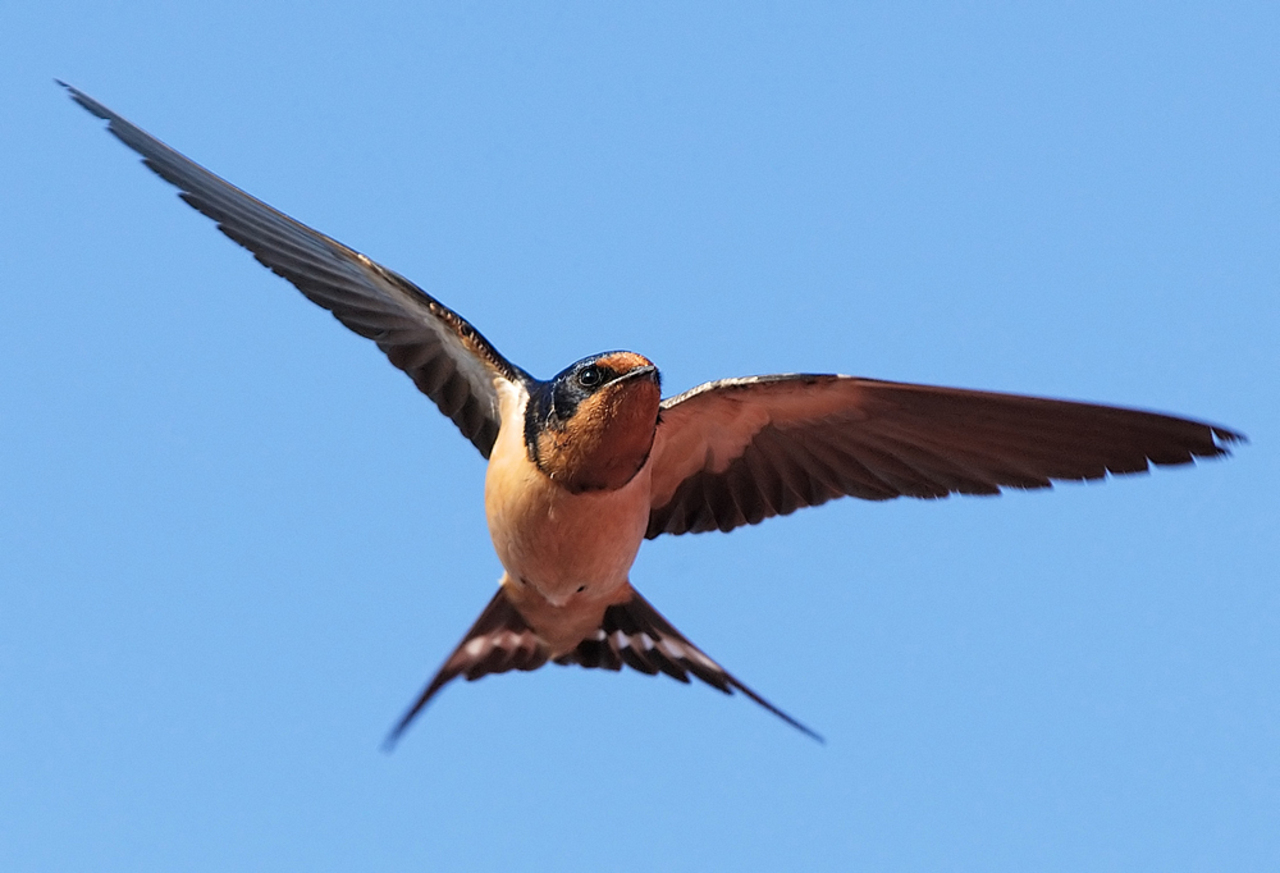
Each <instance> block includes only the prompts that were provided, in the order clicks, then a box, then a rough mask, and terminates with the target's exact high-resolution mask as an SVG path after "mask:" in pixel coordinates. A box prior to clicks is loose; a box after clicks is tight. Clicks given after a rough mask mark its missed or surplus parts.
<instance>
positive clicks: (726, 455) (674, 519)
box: [646, 375, 1243, 538]
mask: <svg viewBox="0 0 1280 873" xmlns="http://www.w3.org/2000/svg"><path fill="white" fill-rule="evenodd" d="M1242 439H1243V437H1242V436H1241V435H1240V434H1238V433H1233V432H1232V431H1230V430H1227V429H1226V428H1222V427H1217V426H1215V425H1210V424H1204V423H1203V422H1198V421H1189V420H1187V419H1182V418H1174V417H1172V416H1168V415H1160V414H1158V413H1154V412H1142V411H1139V410H1134V409H1118V408H1116V407H1111V406H1096V405H1093V404H1088V403H1073V402H1069V401H1065V400H1046V399H1042V398H1038V397H1023V396H1019V395H1014V394H994V393H990V392H986V391H968V390H964V389H960V388H937V387H933V386H929V385H910V384H905V383H901V382H881V381H877V380H874V379H860V378H856V377H852V376H815V375H781V376H756V377H751V378H746V379H726V380H723V381H720V382H708V383H707V384H705V385H700V386H698V387H697V388H694V389H693V390H691V391H687V392H685V393H684V394H681V395H679V396H678V397H673V398H671V399H668V400H665V401H663V404H662V412H661V418H660V423H659V425H658V434H657V437H656V440H655V442H654V447H653V452H652V455H651V461H650V463H651V464H652V466H653V499H652V503H651V510H650V514H649V528H648V532H647V534H646V536H648V537H650V538H652V537H656V536H658V535H659V534H663V533H671V534H682V533H689V532H695V533H696V532H700V531H709V530H723V531H728V530H732V529H733V528H735V527H738V526H740V525H745V524H757V523H758V522H760V521H762V520H763V519H766V518H769V517H771V516H774V515H786V514H788V513H790V512H794V511H795V510H797V509H799V508H800V507H802V506H817V505H818V504H820V503H825V502H826V501H828V500H831V499H833V498H836V497H843V496H852V497H861V498H863V499H865V500H887V499H890V498H893V497H901V496H906V497H926V498H936V497H945V496H947V495H948V494H996V493H998V492H999V491H1000V489H1001V488H1048V487H1049V486H1050V483H1051V480H1068V479H1075V480H1081V479H1101V478H1102V477H1103V476H1105V475H1106V474H1107V473H1112V474H1119V473H1137V472H1142V471H1145V470H1147V469H1148V465H1149V464H1162V465H1163V464H1186V463H1189V462H1190V461H1191V460H1192V459H1193V458H1197V457H1202V458H1209V457H1215V456H1217V455H1223V454H1227V449H1226V448H1224V446H1225V445H1226V444H1229V443H1232V442H1236V441H1238V440H1242Z"/></svg>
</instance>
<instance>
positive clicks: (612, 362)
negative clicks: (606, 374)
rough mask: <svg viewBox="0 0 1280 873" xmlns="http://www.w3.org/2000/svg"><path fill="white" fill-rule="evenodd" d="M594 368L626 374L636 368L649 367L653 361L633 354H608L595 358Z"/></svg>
mask: <svg viewBox="0 0 1280 873" xmlns="http://www.w3.org/2000/svg"><path fill="white" fill-rule="evenodd" d="M596 366H597V367H604V368H606V369H608V370H613V371H614V372H615V373H627V372H630V371H631V370H634V369H635V368H636V367H651V366H653V361H651V360H649V359H648V358H646V357H645V356H644V355H637V354H636V353H635V352H610V353H609V354H607V355H602V356H601V357H599V358H596Z"/></svg>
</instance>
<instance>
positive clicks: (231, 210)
mask: <svg viewBox="0 0 1280 873" xmlns="http://www.w3.org/2000/svg"><path fill="white" fill-rule="evenodd" d="M59 84H62V85H63V87H65V88H66V89H67V91H68V92H69V93H70V94H71V97H72V99H74V100H75V101H76V102H77V103H79V104H80V105H81V106H83V107H84V108H85V109H87V110H88V111H89V112H91V113H93V114H94V115H96V116H98V117H99V118H102V119H104V120H106V121H107V122H108V126H107V127H108V130H110V131H111V133H113V134H115V136H116V137H117V138H119V139H120V141H121V142H123V143H124V144H125V145H127V146H129V148H131V149H133V150H134V151H135V152H137V153H138V154H140V155H142V158H143V163H145V164H146V165H147V166H148V167H150V168H151V169H152V170H154V171H155V172H156V174H157V175H159V176H160V177H161V178H163V179H164V180H165V181H167V182H170V183H172V184H173V185H175V186H177V187H178V188H179V189H180V191H181V194H180V195H179V196H180V197H182V199H183V200H185V201H186V202H187V203H189V204H190V205H191V206H193V207H194V208H195V209H197V210H199V211H200V212H202V213H204V214H205V215H207V216H208V217H209V218H212V219H213V220H214V221H216V222H217V223H218V229H219V230H221V231H222V232H223V233H225V234H226V235H227V236H229V237H230V238H231V239H233V240H235V241H236V242H237V243H239V244H240V245H242V246H244V247H245V248H246V249H248V250H249V251H251V252H252V253H253V255H254V257H255V258H257V259H258V261H259V262H260V263H262V264H263V265H264V266H266V267H268V268H270V269H271V270H272V272H274V273H276V274H277V275H280V276H283V277H284V278H285V279H288V280H289V281H290V282H292V283H293V284H294V285H295V286H296V287H297V288H298V290H299V291H301V292H302V293H303V294H305V295H306V296H307V298H308V299H310V300H311V301H312V302H313V303H316V304H318V305H319V306H322V307H324V308H325V309H327V310H329V311H330V312H332V313H333V314H334V316H335V317H337V319H338V320H339V321H341V322H342V323H343V324H344V325H346V326H347V327H349V328H350V329H351V330H353V331H355V332H356V333H358V334H360V335H361V336H363V337H367V338H369V339H371V340H373V341H374V342H376V343H377V344H378V347H379V348H380V349H382V351H383V352H384V353H385V354H386V356H387V357H388V358H389V359H390V360H391V363H392V364H394V365H395V366H397V367H399V368H400V369H401V370H404V371H405V372H406V373H408V374H409V376H410V378H412V379H413V381H414V384H416V385H417V386H418V388H419V389H420V390H421V391H422V392H423V393H424V394H426V395H427V396H428V397H430V398H431V399H432V400H434V401H435V403H436V405H437V406H439V407H440V411H441V412H443V413H444V414H445V415H447V416H449V418H451V419H452V420H453V422H454V423H455V424H456V425H457V426H458V428H459V430H461V431H462V434H463V436H465V437H466V438H467V439H469V440H471V442H472V443H474V444H475V446H476V448H477V449H479V450H480V453H481V454H482V455H484V456H485V457H486V458H487V457H489V452H490V450H491V449H492V448H493V441H494V439H495V438H496V437H497V433H498V424H499V410H498V399H497V387H496V384H497V380H502V379H505V380H508V381H511V382H522V381H527V380H528V376H527V374H525V373H524V371H523V370H521V369H520V368H519V367H516V366H515V365H513V364H511V363H510V362H509V361H507V360H506V358H504V357H502V355H500V354H499V353H498V351H497V350H496V349H495V348H494V347H493V346H492V345H491V344H490V343H489V341H488V340H486V339H485V338H484V337H483V336H482V335H481V334H480V332H479V331H477V330H476V329H475V328H474V327H472V326H471V325H470V324H469V323H467V321H466V320H465V319H463V318H462V317H461V316H459V315H458V314H457V313H456V312H454V311H453V310H451V309H449V308H448V307H446V306H444V305H443V304H442V303H440V302H439V301H438V300H436V299H435V298H433V297H431V296H430V295H429V294H427V293H426V292H424V291H423V290H422V289H420V288H418V287H417V286H416V285H414V284H413V283H412V282H410V281H409V280H408V279H405V278H404V277H403V276H400V275H399V274H397V273H394V272H392V271H391V270H388V269H386V268H385V267H382V266H380V265H379V264H376V263H374V262H373V261H371V260H369V259H368V258H366V257H365V256H364V255H362V254H360V253H359V252H356V251H354V250H353V249H350V248H347V247H346V246H344V245H343V244H342V243H340V242H337V241H336V240H333V239H330V238H329V237H327V236H325V235H324V234H322V233H320V232H318V231H316V230H313V229H311V228H310V227H307V226H306V225H305V224H302V223H300V222H297V221H295V220H293V219H292V218H290V217H289V216H287V215H285V214H284V213H282V212H279V211H277V210H275V209H273V208H272V207H270V206H268V205H267V204H265V203H263V202H262V201H260V200H258V199H256V198H254V197H251V196H250V195H248V194H246V193H245V192H244V191H241V190H240V189H239V188H237V187H235V186H234V185H231V184H230V183H228V182H226V181H225V180H223V179H221V178H219V177H218V176H215V175H214V174H213V173H210V172H209V171H208V170H206V169H204V168H203V167H201V166H200V165H199V164H196V163H195V162H194V161H191V160H189V159H188V158H186V157H184V156H183V155H181V154H179V153H178V152H176V151H174V150H173V149H171V148H169V147H168V146H167V145H165V144H164V143H162V142H160V141H159V140H158V139H155V138H154V137H152V136H151V135H150V134H148V133H146V132H145V131H143V130H141V129H139V128H137V127H135V126H134V125H132V124H130V123H129V122H128V121H125V120H124V119H123V118H121V117H120V116H119V115H116V114H115V113H114V112H112V111H111V110H110V109H107V108H106V107H105V106H103V105H102V104H101V103H98V102H97V101H96V100H94V99H93V98H91V97H89V96H87V95H85V94H83V93H82V92H80V91H78V90H76V89H75V88H72V87H71V86H70V85H66V84H65V83H59Z"/></svg>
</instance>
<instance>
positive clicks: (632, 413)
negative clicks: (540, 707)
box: [59, 82, 1243, 744]
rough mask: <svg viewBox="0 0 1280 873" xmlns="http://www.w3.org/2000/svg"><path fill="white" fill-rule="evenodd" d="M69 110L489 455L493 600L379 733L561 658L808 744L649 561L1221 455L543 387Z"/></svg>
mask: <svg viewBox="0 0 1280 873" xmlns="http://www.w3.org/2000/svg"><path fill="white" fill-rule="evenodd" d="M59 84H61V85H63V87H65V88H66V89H67V91H68V92H69V94H70V96H71V97H72V99H73V100H75V102H77V103H79V104H80V105H81V106H82V107H84V108H85V109H87V110H88V111H89V112H91V113H92V114H93V115H96V116H97V117H98V118H101V119H103V120H105V121H106V122H107V129H108V130H109V131H110V132H111V133H112V134H114V135H115V136H116V137H118V138H119V139H120V140H121V141H122V142H123V143H124V144H125V145H127V146H128V147H129V148H131V149H133V150H134V151H135V152H137V153H138V154H140V155H141V156H142V160H143V163H144V164H146V165H147V166H148V167H150V168H151V169H152V170H153V171H154V172H155V173H156V174H158V175H159V176H160V177H161V178H163V179H164V180H166V181H167V182H170V183H171V184H173V185H174V186H176V187H177V188H178V189H179V192H180V193H179V196H180V197H181V198H182V199H183V200H185V201H186V202H187V203H188V204H189V205H191V206H192V207H194V208H195V209H197V210H199V211H200V212H202V213H203V214H204V215H206V216H208V217H209V218H211V219H213V220H214V221H215V222H217V226H218V229H219V230H221V231H222V232H223V233H224V234H226V235H227V236H228V237H230V238H231V239H232V240H234V241H235V242H237V243H239V244H240V245H241V246H243V247H245V248H246V249H248V250H249V251H250V252H252V253H253V255H254V257H255V258H257V260H258V261H259V262H260V263H262V264H263V265H264V266H266V267H267V268H269V269H270V270H271V271H272V272H274V273H276V274H277V275H279V276H282V277H284V278H285V279H287V280H288V281H289V282H291V283H292V284H293V285H294V286H295V287H297V289H298V290H299V291H301V292H302V293H303V294H304V295H305V296H306V297H307V298H308V299H310V300H311V301H312V302H314V303H316V304H318V305H319V306H322V307H323V308H325V309H327V310H329V311H330V312H331V313H333V315H334V316H335V317H336V318H337V319H338V320H339V321H340V322H342V323H343V324H344V325H346V326H347V327H348V328H350V329H351V330H353V331H355V332H356V333H358V334H360V335H361V336H363V337H367V338H369V339H371V340H373V341H374V342H375V343H377V345H378V348H380V349H381V350H382V352H383V354H385V355H386V356H387V358H388V359H390V361H391V363H392V364H393V365H395V366H396V367H398V368H399V369H401V370H403V371H404V372H405V373H406V374H408V376H409V378H411V379H412V380H413V382H414V384H415V385H417V387H418V389H419V390H420V391H422V393H424V394H426V395H427V396H428V397H429V398H431V399H432V400H433V401H434V402H435V403H436V405H437V406H438V407H439V409H440V411H441V412H442V413H444V414H445V415H446V416H448V417H449V418H450V419H452V420H453V422H454V424H455V425H457V427H458V429H459V430H460V431H461V432H462V435H463V436H465V437H466V438H467V439H469V440H470V441H471V442H472V444H473V445H475V447H476V449H478V450H479V452H480V454H481V455H483V456H484V457H485V458H487V459H488V462H489V465H488V470H487V472H486V476H485V489H484V497H485V514H486V518H487V520H488V525H489V534H490V536H491V537H492V539H493V545H494V548H495V549H496V551H497V553H498V558H499V560H500V561H501V563H502V568H503V571H504V572H503V574H502V578H501V580H500V582H499V585H498V591H497V593H496V594H495V595H494V596H493V599H492V600H491V601H490V602H489V605H488V606H486V607H485V609H484V611H483V612H482V613H481V614H480V617H479V619H477V620H476V622H475V624H474V625H473V626H472V627H471V629H470V630H469V631H467V633H466V635H465V636H463V638H462V641H461V642H460V643H459V644H458V646H457V647H456V648H455V649H454V650H453V653H452V654H451V655H449V657H448V658H447V659H446V660H445V662H444V664H443V666H441V668H440V669H439V671H438V672H437V673H436V674H435V677H434V678H433V679H432V680H431V681H430V683H428V684H427V686H426V688H425V689H424V690H423V692H422V693H421V695H420V696H419V697H418V698H417V700H416V701H415V702H414V704H413V705H412V706H411V707H410V708H409V710H408V711H407V712H406V713H405V715H404V716H403V717H402V718H401V719H400V721H399V722H398V723H397V724H396V726H395V727H394V728H393V730H392V731H391V734H390V736H389V737H388V743H389V744H390V743H394V742H395V740H396V739H397V738H398V737H399V736H400V735H401V733H403V731H404V730H405V728H407V727H408V726H409V723H410V722H411V721H412V720H413V719H414V717H415V716H416V715H417V714H418V713H419V712H420V711H421V710H422V709H423V707H425V706H426V705H427V703H428V702H430V700H431V699H432V698H433V697H434V696H435V695H436V693H437V692H439V691H440V689H442V688H443V687H444V686H445V685H447V684H448V683H449V682H451V681H452V680H454V679H456V678H457V677H459V676H462V677H465V678H466V679H467V680H468V681H470V680H474V679H479V678H480V677H481V676H486V675H488V674H491V673H504V672H507V671H509V670H536V669H537V668H539V667H541V666H542V665H543V664H546V663H547V662H548V661H554V662H555V663H557V664H579V665H581V666H583V667H588V668H593V667H594V668H602V669H606V670H615V671H616V670H620V669H621V668H622V666H623V665H624V664H625V665H627V666H629V667H631V668H633V669H635V670H638V671H640V672H643V673H648V674H656V673H665V674H667V675H668V676H671V677H672V678H674V679H677V680H679V681H680V682H685V683H687V682H689V676H690V675H692V676H695V677H697V678H698V679H700V680H702V681H703V682H705V683H707V684H708V685H710V686H712V687H714V688H717V689H719V690H721V691H723V692H725V693H732V692H733V691H735V690H736V691H739V692H741V693H743V694H745V695H746V696H747V697H749V698H750V699H752V700H754V701H755V702H756V703H758V704H760V705H761V706H763V707H764V708H765V709H767V710H769V711H770V712H772V713H774V714H775V715H777V716H779V717H780V718H782V719H783V720H785V721H786V722H787V723H788V724H791V725H792V726H794V727H796V728H798V729H799V730H801V731H803V732H804V733H806V734H808V735H809V736H811V737H814V738H815V739H819V740H820V739H821V738H820V737H819V736H818V735H817V734H816V733H814V732H813V731H812V730H810V729H809V728H808V727H806V726H805V725H803V724H801V723H800V722H799V721H797V720H796V719H794V718H792V717H791V716H790V715H787V714H786V713H785V712H783V711H782V710H780V709H778V708H777V707H776V706H774V705H773V704H772V703H770V702H768V701H767V700H765V699H764V698H763V697H761V696H760V695H759V694H757V693H756V692H754V691H752V690H751V689H750V688H748V687H747V686H746V685H744V684H743V683H742V682H740V681H738V679H736V678H735V677H734V676H733V675H732V674H730V673H729V672H728V671H727V670H725V669H724V668H723V667H721V666H720V665H719V664H718V663H716V662H715V661H714V660H712V659H711V658H710V657H709V656H708V655H707V654H705V653H704V652H703V651H702V650H701V649H699V648H698V647H697V646H695V645H694V644H693V643H691V642H690V641H689V639H688V638H687V637H685V636H684V635H683V634H681V633H680V632H679V631H678V630H676V629H675V628H674V627H673V626H672V625H671V623H670V622H668V621H667V620H666V619H665V618H663V617H662V615H661V614H659V613H658V611H657V610H656V609H654V608H653V607H652V606H651V605H649V602H648V601H647V600H645V599H644V598H643V597H641V596H640V594H639V593H638V592H637V591H636V590H635V589H634V588H632V586H631V582H630V579H629V573H630V569H631V565H632V562H633V561H634V560H635V557H636V553H637V551H638V550H639V548H640V544H641V543H642V542H643V541H644V540H645V539H652V538H654V537H657V536H659V535H661V534H684V533H697V532H702V531H712V530H721V531H730V530H733V529H734V528H736V527H739V526H741V525H749V524H758V523H759V522H761V521H763V520H764V519H766V518H770V517H772V516H775V515H787V514H789V513H791V512H794V511H795V510H797V509H799V508H801V507H804V506H817V505H818V504H821V503H826V502H827V501H828V500H831V499H833V498H836V497H842V496H852V497H860V498H863V499H865V500H888V499H891V498H894V497H903V496H906V497H919V498H940V497H946V496H947V495H949V494H997V493H999V492H1000V490H1001V489H1002V488H1019V489H1033V488H1048V487H1050V485H1051V483H1052V482H1053V481H1055V480H1086V479H1101V478H1103V477H1105V476H1106V475H1107V474H1108V473H1110V474H1113V475H1114V474H1121V473H1137V472H1142V471H1146V470H1147V469H1148V466H1149V465H1150V464H1157V465H1173V464H1186V463H1190V462H1191V461H1192V460H1193V459H1194V458H1211V457H1216V456H1219V455H1225V454H1228V453H1229V452H1228V448H1227V446H1229V445H1230V444H1231V443H1234V442H1237V441H1240V440H1242V439H1243V437H1242V436H1241V435H1240V434H1238V433H1235V432H1233V431H1231V430H1228V429H1226V428H1223V427H1218V426H1216V425H1212V424H1206V423H1204V422H1199V421H1192V420H1188V419H1183V418H1176V417H1173V416H1169V415H1161V414H1158V413H1153V412H1145V411H1140V410H1135V409H1122V408H1117V407H1110V406H1098V405H1094V404H1088V403H1076V402H1070V401H1064V400H1050V399H1043V398H1037V397H1025V396H1019V395H1012V394H995V393H990V392H984V391H971V390H965V389H959V388H942V387H934V386H929V385H912V384H905V383H900V382H886V381H879V380H875V379H866V378H859V377H854V376H839V375H806V374H784V375H772V376H752V377H748V378H741V379H723V380H720V381H715V382H708V383H706V384H704V385H699V386H698V387H696V388H693V389H692V390H690V391H686V392H684V393H683V394H679V395H676V396H675V397H669V398H667V399H665V400H664V399H662V393H661V381H660V379H659V376H658V369H657V367H655V366H654V364H653V362H652V361H650V360H649V359H648V358H645V357H644V356H642V355H639V354H636V353H634V352H627V351H613V352H605V353H604V354H598V355H592V356H590V357H587V358H583V359H582V360H580V361H578V362H577V363H575V364H573V365H571V366H569V367H567V368H566V369H564V370H563V371H561V372H560V373H558V374H557V375H556V376H554V377H553V378H551V379H550V380H546V381H544V380H541V379H537V378H534V377H533V376H531V375H529V373H527V372H525V371H524V370H523V369H521V368H520V367H518V366H516V365H515V364H513V363H511V362H510V361H508V360H507V359H506V358H505V357H503V356H502V355H501V354H500V353H499V352H498V350H497V349H496V348H494V346H493V344H492V343H490V342H489V341H488V340H486V339H485V338H484V336H482V335H481V334H480V332H479V331H478V330H476V329H475V328H474V327H472V326H471V324H470V323H468V322H467V321H466V320H465V319H463V318H462V317H461V316H460V315H458V314H457V313H456V312H454V311H453V310H451V309H449V308H448V307H446V306H445V305H444V304H442V303H440V302H439V301H438V300H436V299H435V298H434V297H432V296H431V295H429V294H427V293H426V292H425V291H423V290H422V289H421V288H419V287H418V286H417V285H414V284H413V283H412V282H410V281H409V280H408V279H406V278H404V277H403V276H401V275H399V274H398V273H395V272H393V271H391V270H389V269H387V268H386V267H383V266H382V265H380V264H377V263H375V262H374V261H372V260H370V259H369V258H367V257H365V256H364V255H362V254H360V253H359V252H357V251H355V250H354V249H350V248H348V247H347V246H345V245H343V244H341V243H339V242H337V241H336V240H333V239H331V238H329V237H327V236H325V235H324V234H322V233H319V232H318V231H315V230H313V229H312V228H310V227H307V226H306V225H304V224H301V223H299V222H297V221H295V220H293V219H292V218H290V217H288V216H287V215H285V214H283V213H281V212H279V211H277V210H275V209H273V208H272V207H270V206H268V205H267V204H265V203H263V202H262V201H260V200H257V199H256V198H254V197H251V196H250V195H248V194H246V193H245V192H244V191H241V190H240V189H239V188H236V187H235V186H233V185H231V184H229V183H228V182H226V181H224V180H223V179H221V178H219V177H218V176H215V175H214V174H213V173H210V172H209V171H208V170H206V169H204V168H203V167H201V166H200V165H198V164H196V163H194V162H193V161H191V160H189V159H188V158H186V157H184V156H183V155H181V154H179V153H178V152H176V151H174V150H173V149H171V148H169V147H168V146H166V145H165V144H164V143H162V142H160V141H159V140H157V139H155V138H154V137H152V136H150V135H149V134H147V133H145V132H144V131H142V130H140V129H139V128H137V127H135V126H134V125H132V124H130V123H129V122H128V121H126V120H124V119H123V118H121V117H120V116H119V115H116V114H115V113H114V112H112V111H111V110H110V109H107V108H106V107H105V106H103V105H102V104H101V103H98V102H97V101H95V100H93V99H92V98H90V97H88V96H87V95H85V94H84V93H82V92H81V91H78V90H76V89H75V88H73V87H71V86H69V85H66V84H65V83H62V82H59Z"/></svg>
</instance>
